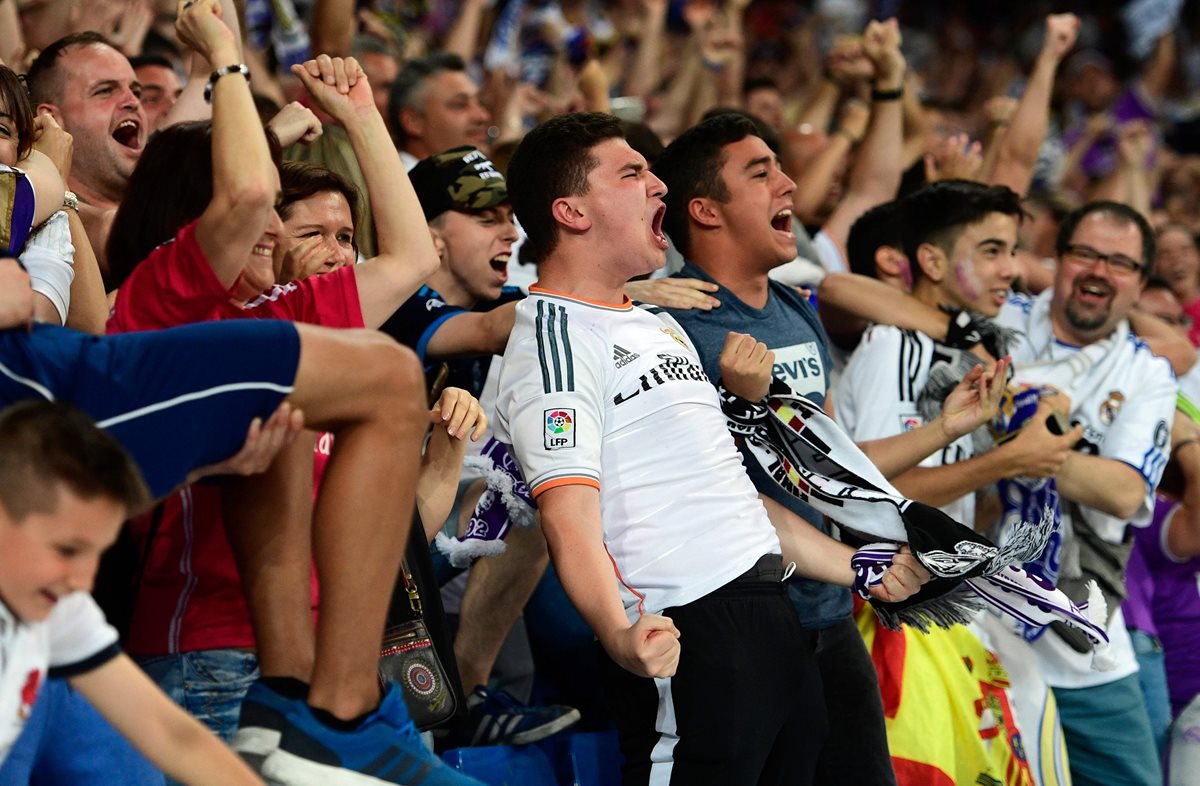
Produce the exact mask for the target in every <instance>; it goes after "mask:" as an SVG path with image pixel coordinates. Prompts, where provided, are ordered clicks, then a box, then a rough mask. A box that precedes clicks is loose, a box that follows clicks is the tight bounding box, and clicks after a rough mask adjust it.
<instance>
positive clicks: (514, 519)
mask: <svg viewBox="0 0 1200 786" xmlns="http://www.w3.org/2000/svg"><path fill="white" fill-rule="evenodd" d="M463 466H464V467H471V468H473V469H477V470H479V471H480V472H481V473H482V475H483V478H484V481H485V482H486V483H487V489H486V490H485V491H484V492H483V494H482V496H480V497H479V501H478V502H477V503H476V504H475V511H474V513H472V514H471V521H470V522H469V523H468V524H467V531H466V532H465V533H464V534H463V536H462V537H461V538H451V537H449V536H447V535H446V534H444V533H441V532H439V533H438V534H437V537H435V538H434V544H435V545H436V546H437V547H438V549H439V550H440V551H441V552H442V553H443V554H445V555H446V558H447V559H449V560H450V564H451V565H453V566H455V567H456V568H465V567H467V566H468V565H470V564H471V561H472V560H474V559H476V558H478V557H488V556H492V555H494V554H500V553H502V552H503V551H504V548H505V546H504V536H505V535H506V534H507V533H508V529H509V527H511V526H512V525H513V524H514V523H515V524H517V525H519V526H522V527H528V526H530V525H532V524H533V521H534V513H535V511H536V507H535V506H534V502H533V497H532V496H531V495H530V494H529V487H528V486H526V485H525V478H524V477H522V475H521V468H520V467H519V466H518V465H517V460H516V459H514V458H513V456H512V453H511V451H510V450H509V447H508V445H506V444H504V443H503V442H501V441H500V440H498V439H496V438H495V437H491V438H489V439H488V441H487V442H486V443H484V446H483V449H482V450H481V451H480V455H478V456H468V457H467V458H466V460H464V461H463Z"/></svg>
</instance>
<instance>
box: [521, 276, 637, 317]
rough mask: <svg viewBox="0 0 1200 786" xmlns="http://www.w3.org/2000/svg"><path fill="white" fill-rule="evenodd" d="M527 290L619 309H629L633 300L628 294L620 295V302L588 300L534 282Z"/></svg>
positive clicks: (589, 304) (590, 304) (586, 303)
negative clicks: (621, 299)
mask: <svg viewBox="0 0 1200 786" xmlns="http://www.w3.org/2000/svg"><path fill="white" fill-rule="evenodd" d="M529 291H530V292H533V293H535V294H542V295H553V296H554V297H561V298H564V299H566V300H574V301H575V302H577V303H583V304H584V305H588V306H599V307H600V308H615V309H619V310H621V311H629V310H630V309H632V308H633V301H632V300H630V299H629V296H628V295H622V296H621V297H623V298H624V300H623V301H621V302H620V303H605V302H604V301H603V300H588V299H587V298H585V297H576V296H575V295H568V294H567V293H565V292H556V291H554V290H553V289H546V288H545V287H542V286H538V285H537V284H536V283H534V284H530V285H529Z"/></svg>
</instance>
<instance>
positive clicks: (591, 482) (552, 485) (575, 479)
mask: <svg viewBox="0 0 1200 786" xmlns="http://www.w3.org/2000/svg"><path fill="white" fill-rule="evenodd" d="M559 486H591V487H592V488H594V489H595V490H596V491H599V490H600V481H598V480H596V479H595V478H587V477H583V476H582V475H570V476H568V477H565V478H555V479H554V480H547V481H546V482H545V483H543V484H542V485H540V486H538V487H537V488H535V489H534V490H533V491H532V492H531V493H532V494H533V498H534V499H537V498H538V496H539V495H540V494H541V493H542V492H544V491H549V490H550V489H556V488H558V487H559Z"/></svg>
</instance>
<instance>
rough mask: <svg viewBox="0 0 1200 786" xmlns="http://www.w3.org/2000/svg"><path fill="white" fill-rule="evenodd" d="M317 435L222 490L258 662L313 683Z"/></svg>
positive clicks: (267, 670)
mask: <svg viewBox="0 0 1200 786" xmlns="http://www.w3.org/2000/svg"><path fill="white" fill-rule="evenodd" d="M313 440H314V435H313V433H312V432H310V431H305V432H304V433H303V434H302V435H301V438H299V439H297V440H296V441H295V442H294V443H293V444H292V445H291V446H289V447H288V448H286V449H285V450H284V452H283V453H281V454H280V455H279V457H278V458H277V459H276V460H275V463H274V464H272V465H271V468H270V469H269V470H267V472H265V473H264V474H262V475H254V476H251V477H246V478H231V479H229V480H228V481H226V483H225V485H224V487H223V488H222V494H221V502H222V509H223V514H224V518H225V532H226V534H227V535H228V537H229V543H230V546H231V547H232V548H233V553H234V556H235V557H236V558H237V561H238V571H239V573H240V574H241V579H242V591H243V592H244V593H245V595H246V605H247V607H248V608H249V610H250V621H251V623H252V624H253V625H254V638H255V643H256V645H257V647H256V648H257V650H258V664H259V669H260V670H261V671H262V674H263V675H264V676H267V677H294V678H295V679H298V680H300V681H302V682H309V681H310V680H311V679H312V668H313V657H314V647H315V644H314V632H313V624H312V607H311V601H310V595H311V590H312V587H311V581H310V576H311V565H312V472H313V470H312V467H313Z"/></svg>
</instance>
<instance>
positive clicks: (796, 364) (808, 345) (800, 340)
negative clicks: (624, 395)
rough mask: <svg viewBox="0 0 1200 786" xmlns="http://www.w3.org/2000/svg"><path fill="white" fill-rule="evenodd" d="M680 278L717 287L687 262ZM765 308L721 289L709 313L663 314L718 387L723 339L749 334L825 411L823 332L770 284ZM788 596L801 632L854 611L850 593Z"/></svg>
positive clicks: (762, 485) (792, 590)
mask: <svg viewBox="0 0 1200 786" xmlns="http://www.w3.org/2000/svg"><path fill="white" fill-rule="evenodd" d="M675 275H676V276H677V277H679V278H698V279H702V280H704V281H710V282H712V283H716V282H715V281H713V280H712V278H711V277H710V276H709V275H708V274H707V273H705V272H704V271H703V270H701V269H700V268H698V267H696V266H695V265H693V264H692V263H691V262H686V263H684V266H683V269H682V270H680V271H679V272H678V273H676V274H675ZM769 287H770V289H769V295H768V296H767V305H766V307H765V308H761V309H758V308H751V307H750V306H748V305H746V304H745V303H743V302H742V301H741V300H739V299H738V298H737V297H736V296H735V295H734V294H733V293H732V292H730V291H729V290H728V289H725V287H720V290H719V291H718V292H716V293H715V294H714V297H716V298H717V299H718V300H720V301H721V306H720V307H719V308H715V309H713V310H712V311H699V310H679V309H665V310H666V311H667V312H668V313H669V314H670V315H671V316H673V317H674V318H675V319H676V320H677V321H678V322H679V324H680V325H682V326H683V329H684V330H686V331H687V333H688V336H689V337H690V338H691V339H692V344H693V345H694V346H695V347H696V351H697V352H698V353H699V355H700V360H701V362H703V364H704V370H705V372H706V373H707V374H708V376H709V379H711V380H712V381H713V384H716V382H717V380H718V379H720V376H721V371H720V367H719V365H718V359H719V358H720V356H721V348H722V347H723V346H724V345H725V336H726V335H727V334H728V333H729V332H730V331H731V330H732V331H737V332H739V333H749V334H750V335H752V336H754V338H756V339H757V340H759V341H761V342H763V343H764V344H766V345H767V347H769V348H770V349H771V350H772V351H773V352H774V353H775V369H774V375H775V376H776V377H777V378H779V379H781V380H783V381H784V382H787V383H788V385H790V386H791V387H792V389H793V390H794V391H795V392H796V393H798V394H800V395H803V396H805V397H807V398H808V399H809V400H811V401H814V402H816V403H817V404H821V405H823V404H824V403H825V393H826V392H827V391H828V390H829V370H830V369H831V368H832V367H833V361H832V360H831V358H830V356H829V348H828V340H827V339H826V337H825V330H824V328H822V327H821V323H820V321H819V320H818V319H817V312H816V310H815V309H813V307H812V306H811V305H810V304H809V303H808V301H806V300H804V299H803V298H802V297H800V295H799V294H798V293H797V292H796V291H795V290H794V289H792V288H791V287H788V286H785V285H783V284H780V283H778V282H775V281H772V282H770V284H769ZM742 463H743V464H744V465H745V466H746V474H748V475H749V476H750V480H751V481H753V483H754V486H755V487H756V488H757V489H758V490H759V491H760V492H761V493H763V494H766V495H767V496H768V497H770V498H771V499H773V500H775V501H776V502H779V503H780V504H782V505H784V506H785V507H787V508H788V509H790V510H791V511H792V512H794V513H796V514H797V515H798V516H800V517H801V518H803V519H804V520H805V521H807V522H809V523H810V524H812V525H813V526H814V527H816V528H817V529H819V530H821V531H822V532H824V533H826V534H828V533H829V527H828V526H827V525H826V524H825V522H824V519H823V517H822V516H821V514H820V513H818V512H817V511H816V510H815V509H814V508H812V507H811V506H809V505H806V504H805V503H803V502H801V501H800V500H798V499H796V498H795V497H793V496H791V495H790V494H788V493H787V492H786V491H784V490H783V489H781V488H780V487H779V485H778V484H777V483H775V481H773V480H772V479H771V478H770V476H768V475H767V473H766V472H764V471H763V470H762V469H761V468H760V467H759V465H758V462H757V461H755V460H754V459H752V458H750V457H749V456H748V455H747V453H746V451H745V449H744V448H743V449H742ZM788 595H789V596H790V597H791V599H792V603H793V604H795V606H796V609H797V611H798V612H799V615H800V621H801V624H802V625H803V626H804V627H805V628H809V629H820V628H826V627H829V626H830V625H833V624H834V623H837V622H841V621H842V620H844V619H845V618H846V617H848V616H849V615H850V613H851V611H852V608H853V603H852V601H851V596H850V590H848V589H846V588H844V587H838V586H835V585H832V584H825V583H823V582H819V581H810V580H808V579H792V580H790V581H789V582H788Z"/></svg>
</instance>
